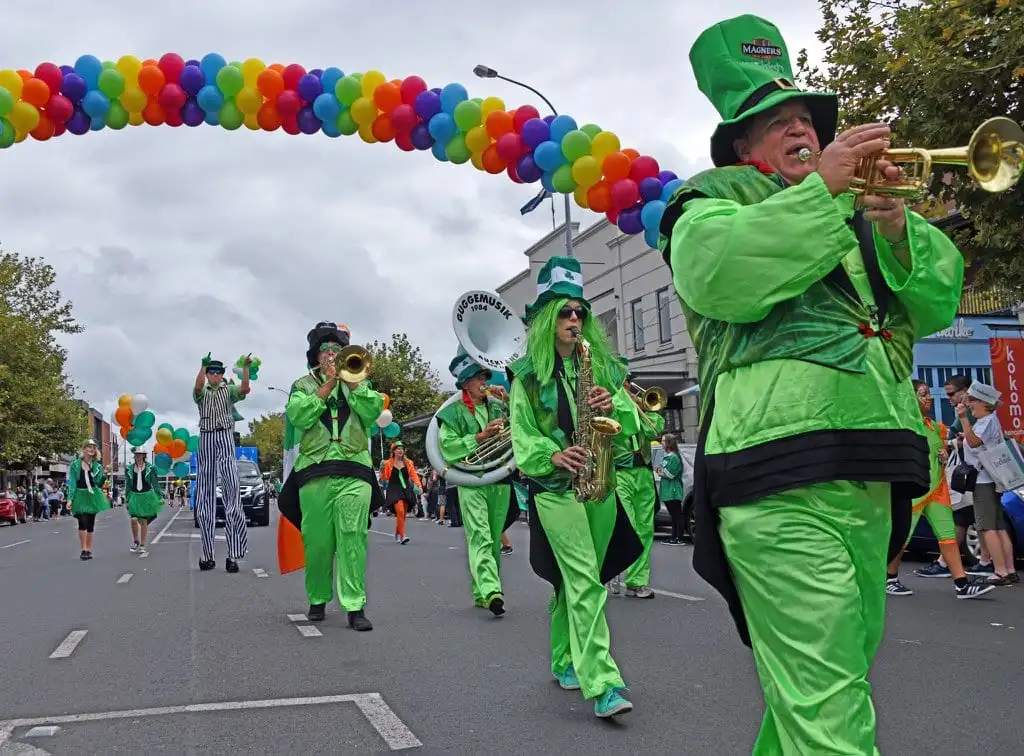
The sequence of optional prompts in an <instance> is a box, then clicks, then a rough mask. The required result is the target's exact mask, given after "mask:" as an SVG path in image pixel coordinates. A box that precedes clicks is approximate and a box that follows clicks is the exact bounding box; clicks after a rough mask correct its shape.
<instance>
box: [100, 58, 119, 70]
mask: <svg viewBox="0 0 1024 756" xmlns="http://www.w3.org/2000/svg"><path fill="white" fill-rule="evenodd" d="M116 66H117V64H116V63H115V62H114V61H112V60H105V61H103V70H104V71H106V70H108V69H111V68H115V67H116Z"/></svg>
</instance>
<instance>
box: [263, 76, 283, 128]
mask: <svg viewBox="0 0 1024 756" xmlns="http://www.w3.org/2000/svg"><path fill="white" fill-rule="evenodd" d="M263 73H266V70H264V72H263ZM260 75H261V76H262V75H263V74H260ZM281 83H282V84H283V83H284V80H283V79H282V80H281ZM256 123H258V124H259V125H260V128H261V129H263V130H264V131H276V130H277V129H279V128H281V114H280V113H278V112H277V108H275V107H274V104H273V103H272V102H265V103H263V107H261V108H260V109H259V112H258V113H256Z"/></svg>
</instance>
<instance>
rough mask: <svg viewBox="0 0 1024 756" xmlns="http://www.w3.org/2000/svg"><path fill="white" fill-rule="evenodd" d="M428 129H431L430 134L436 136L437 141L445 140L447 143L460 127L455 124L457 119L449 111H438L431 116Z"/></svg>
mask: <svg viewBox="0 0 1024 756" xmlns="http://www.w3.org/2000/svg"><path fill="white" fill-rule="evenodd" d="M427 129H428V130H429V131H430V136H432V137H434V141H435V142H443V143H444V144H446V145H447V144H448V142H450V141H451V139H452V137H453V136H455V134H457V133H458V131H459V127H458V126H456V125H455V119H454V118H452V117H451V116H450V115H448V113H438V114H437V115H435V116H434V117H433V118H431V119H430V123H429V124H427Z"/></svg>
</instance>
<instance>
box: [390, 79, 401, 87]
mask: <svg viewBox="0 0 1024 756" xmlns="http://www.w3.org/2000/svg"><path fill="white" fill-rule="evenodd" d="M391 83H392V84H394V85H395V86H396V87H400V86H402V80H401V79H392V80H391Z"/></svg>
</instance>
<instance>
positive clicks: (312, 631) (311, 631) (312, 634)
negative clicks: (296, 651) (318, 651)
mask: <svg viewBox="0 0 1024 756" xmlns="http://www.w3.org/2000/svg"><path fill="white" fill-rule="evenodd" d="M295 629H297V630H298V631H299V635H301V636H302V637H303V638H319V637H321V636H322V635H323V633H321V632H320V631H319V630H317V629H316V628H315V627H313V626H312V625H296V626H295Z"/></svg>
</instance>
